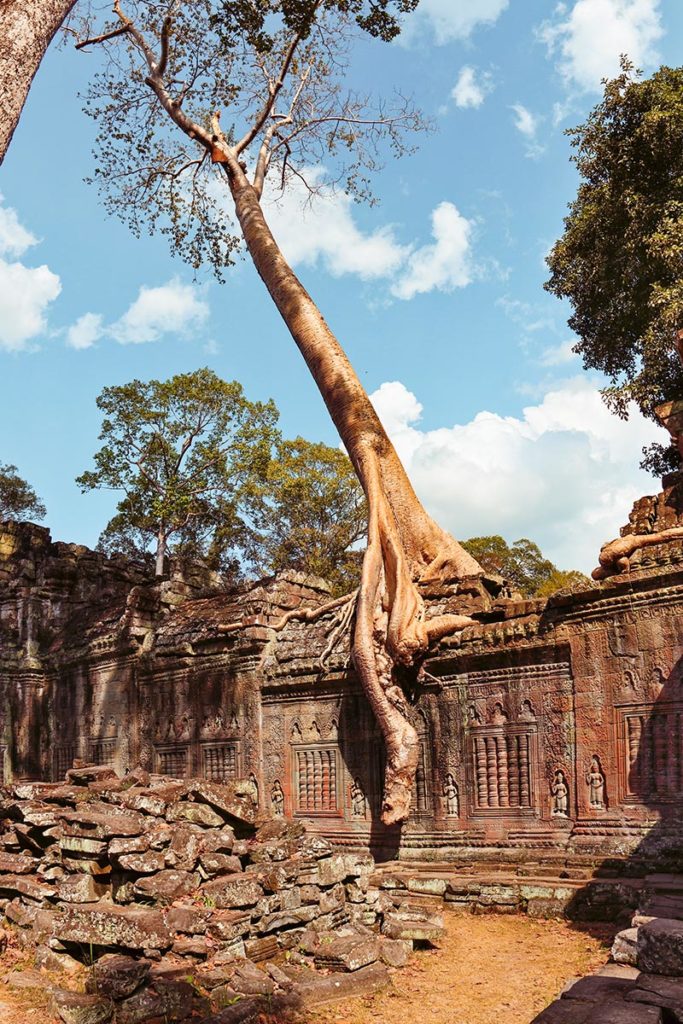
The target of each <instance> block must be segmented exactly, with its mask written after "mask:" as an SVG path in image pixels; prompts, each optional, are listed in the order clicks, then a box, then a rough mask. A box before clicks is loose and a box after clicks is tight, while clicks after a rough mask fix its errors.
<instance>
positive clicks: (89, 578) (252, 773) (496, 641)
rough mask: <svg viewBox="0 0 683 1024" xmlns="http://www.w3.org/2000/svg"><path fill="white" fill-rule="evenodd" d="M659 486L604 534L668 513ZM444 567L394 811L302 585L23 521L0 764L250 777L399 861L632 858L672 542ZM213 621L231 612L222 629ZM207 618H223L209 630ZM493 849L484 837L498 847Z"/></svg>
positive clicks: (675, 687)
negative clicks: (407, 799)
mask: <svg viewBox="0 0 683 1024" xmlns="http://www.w3.org/2000/svg"><path fill="white" fill-rule="evenodd" d="M682 492H683V484H681V483H680V482H677V481H676V480H675V479H674V480H673V481H670V482H669V486H668V487H667V488H665V490H664V491H663V492H662V493H661V494H660V495H657V496H656V497H654V498H645V499H641V501H640V502H638V503H636V506H635V507H634V512H633V513H632V515H631V520H630V523H629V526H628V527H626V528H625V531H633V530H634V529H635V530H637V531H638V532H649V531H655V530H657V529H660V528H662V526H663V525H666V526H671V525H675V524H677V523H682V524H683V514H682V513H683V493H682ZM503 594H504V591H499V593H498V596H495V588H493V590H490V591H489V592H488V594H487V595H485V596H484V597H482V593H481V592H477V591H476V588H475V589H474V590H472V589H470V588H468V585H459V584H457V583H453V584H452V585H450V586H444V587H441V588H440V589H439V590H432V591H426V592H425V594H424V597H425V600H426V603H427V609H428V614H437V613H440V612H442V611H444V610H446V611H451V610H453V611H455V610H458V611H463V610H467V609H468V608H469V610H471V611H473V612H474V613H475V615H476V618H477V619H478V625H477V626H475V627H472V628H470V629H468V630H467V631H466V632H465V633H464V634H463V636H462V637H461V638H460V639H450V640H448V639H447V640H446V641H444V642H443V643H442V644H441V645H440V646H439V648H438V649H437V650H436V651H435V652H434V653H433V655H432V656H431V657H430V658H429V659H428V661H427V662H426V664H425V666H424V668H425V671H424V672H423V673H422V675H421V679H420V683H419V685H416V688H415V690H414V692H413V693H412V694H410V695H409V703H408V714H409V717H410V718H411V720H412V722H413V724H414V725H415V727H416V729H417V732H418V735H419V736H420V738H421V742H422V746H421V758H420V765H419V769H418V773H417V779H416V784H415V791H414V795H413V810H412V814H411V818H410V821H409V822H408V823H407V825H405V826H404V827H403V828H402V829H386V828H384V827H383V826H382V824H381V822H380V804H381V780H382V773H383V748H382V743H381V738H380V736H379V733H378V730H377V727H376V725H375V723H374V721H373V718H372V715H371V713H370V711H369V708H368V705H367V703H366V701H365V698H364V696H363V694H362V692H361V691H360V689H359V687H358V685H357V682H356V680H355V677H354V674H353V670H352V668H351V666H350V665H349V664H348V650H347V649H345V648H344V645H343V643H342V644H340V645H338V647H337V648H336V649H335V650H334V651H333V652H332V653H331V654H330V655H329V657H328V658H327V661H326V667H325V669H324V670H323V669H321V667H320V661H321V655H322V654H323V651H324V650H325V648H326V647H327V645H328V638H329V635H330V631H331V628H332V626H333V625H334V620H333V617H332V615H327V616H322V617H320V618H319V619H318V620H317V621H316V622H314V623H304V622H303V621H301V620H297V619H296V618H293V619H291V621H289V622H288V623H287V625H286V626H285V627H284V628H278V629H276V628H274V627H275V626H276V625H278V626H279V625H281V622H279V620H281V619H282V616H283V614H284V613H285V612H287V611H292V610H294V609H297V608H308V607H316V606H318V605H320V604H322V603H324V602H325V601H326V600H327V599H328V598H329V594H328V592H327V590H326V587H325V585H324V584H323V583H322V581H319V580H315V579H313V578H310V577H304V576H301V575H298V574H295V573H289V574H284V575H282V576H279V577H276V578H273V579H269V580H265V581H261V582H260V583H258V584H255V585H251V586H249V587H245V588H243V589H241V590H239V591H235V592H231V593H225V592H221V591H220V589H219V587H218V581H217V580H216V579H215V578H214V577H212V576H211V575H210V574H208V573H205V572H202V571H200V570H198V569H196V568H195V569H193V570H192V572H191V573H189V574H188V573H185V575H182V576H181V575H180V574H178V575H173V576H171V578H170V579H165V580H163V581H162V582H160V583H156V584H155V583H150V582H149V581H148V580H145V578H144V575H143V572H142V567H139V566H135V565H130V564H129V563H126V562H124V561H122V560H117V559H107V558H105V557H104V556H102V555H99V554H96V553H94V552H91V551H88V550H87V549H86V548H82V547H79V546H76V545H66V544H54V543H52V542H51V540H50V536H49V533H48V532H47V531H46V530H44V529H42V528H40V527H35V526H31V525H27V524H24V525H18V524H5V525H4V526H2V527H0V754H1V755H2V757H1V759H0V763H1V765H2V771H3V776H4V778H5V780H7V781H9V780H10V779H14V780H28V779H41V778H42V779H53V780H58V779H61V778H62V777H63V776H64V773H65V771H66V770H67V769H68V768H69V767H70V766H71V764H72V763H73V761H74V759H80V760H82V761H85V762H87V763H94V764H98V765H108V766H111V767H114V768H115V769H116V770H117V771H118V772H119V773H120V774H123V773H125V772H126V771H127V770H130V769H132V768H134V767H136V766H138V765H139V766H141V767H142V768H144V769H146V770H148V771H153V772H158V773H161V774H166V775H174V776H179V777H186V776H187V777H189V776H199V777H202V776H203V777H205V778H208V779H211V780H213V781H217V782H223V781H230V780H234V779H236V778H242V779H245V778H251V780H252V782H253V784H254V786H255V790H256V792H257V793H258V797H259V801H260V803H261V806H262V807H263V808H264V809H271V810H273V811H274V812H275V813H276V814H282V815H284V816H287V817H294V818H306V819H307V820H310V821H312V822H313V827H314V828H315V829H317V830H318V831H319V832H321V833H323V834H325V835H326V836H328V837H329V838H332V839H333V840H334V841H336V842H337V843H339V844H341V845H343V846H347V847H355V848H357V847H361V848H369V849H370V850H371V851H372V852H373V853H375V854H376V855H381V856H385V857H392V856H401V857H405V858H408V859H409V858H418V857H419V858H424V857H427V858H434V859H438V858H445V857H447V856H448V857H453V856H459V857H460V856H461V857H478V856H482V857H483V856H486V855H490V856H495V857H498V858H499V859H500V858H501V857H504V856H505V857H507V856H515V855H516V854H517V853H519V855H520V856H523V854H524V851H525V850H529V849H531V848H533V849H534V850H546V851H548V856H550V855H551V854H552V851H572V852H573V853H574V854H576V855H577V856H578V855H580V854H584V853H585V854H586V855H591V856H601V855H610V854H624V855H625V854H629V853H633V851H636V852H637V854H638V855H639V856H643V857H654V856H655V855H656V854H661V853H662V851H665V850H667V849H673V848H675V847H676V845H677V844H678V845H679V846H680V841H681V838H682V837H683V822H681V821H680V820H679V813H678V807H679V806H680V805H681V802H682V797H683V544H681V543H671V544H669V545H666V546H661V547H651V548H648V549H644V550H643V552H642V553H641V554H640V555H636V556H634V558H633V559H632V565H631V571H630V573H628V574H625V575H622V576H616V577H613V578H611V579H608V580H606V581H604V582H603V583H600V584H595V586H594V587H593V588H592V589H590V590H587V591H585V592H582V593H579V594H562V593H560V594H558V595H555V596H554V597H553V598H551V599H550V600H549V601H523V600H518V599H517V600H516V599H514V598H511V597H504V596H502V595H503ZM236 622H240V623H241V628H239V629H236V628H234V625H235V623H236ZM226 627H227V628H226ZM502 851H505V853H503V852H502Z"/></svg>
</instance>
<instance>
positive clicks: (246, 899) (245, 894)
mask: <svg viewBox="0 0 683 1024" xmlns="http://www.w3.org/2000/svg"><path fill="white" fill-rule="evenodd" d="M202 895H203V897H204V899H205V900H207V902H210V903H212V904H213V906H215V907H216V908H217V909H219V910H224V909H231V908H233V907H251V906H254V904H255V903H258V901H259V900H260V899H261V897H262V896H263V888H262V887H261V886H260V885H259V883H258V882H257V881H256V880H255V879H253V878H251V877H250V876H249V875H244V874H243V875H237V874H235V875H222V876H220V877H219V878H216V879H214V880H213V881H211V882H206V883H205V884H204V885H203V886H202Z"/></svg>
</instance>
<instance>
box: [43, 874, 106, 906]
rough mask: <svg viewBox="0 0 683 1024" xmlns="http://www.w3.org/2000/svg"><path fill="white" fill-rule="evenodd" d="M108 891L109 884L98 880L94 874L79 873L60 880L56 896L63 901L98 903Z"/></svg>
mask: <svg viewBox="0 0 683 1024" xmlns="http://www.w3.org/2000/svg"><path fill="white" fill-rule="evenodd" d="M108 891H109V886H107V885H102V884H100V883H99V882H96V881H95V879H94V877H93V876H92V875H88V874H77V875H68V876H67V877H66V878H65V879H64V880H63V881H62V882H59V884H58V885H57V889H56V896H57V899H58V900H61V901H62V902H63V903H96V902H97V901H98V900H99V899H101V898H102V897H103V896H104V895H105V893H107V892H108Z"/></svg>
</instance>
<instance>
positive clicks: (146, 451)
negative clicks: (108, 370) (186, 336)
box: [77, 369, 278, 574]
mask: <svg viewBox="0 0 683 1024" xmlns="http://www.w3.org/2000/svg"><path fill="white" fill-rule="evenodd" d="M97 405H98V408H99V409H101V411H102V412H103V413H104V419H103V421H102V429H101V431H100V435H99V436H100V440H101V441H103V442H104V443H103V445H102V447H101V448H100V449H99V451H97V452H96V453H95V456H94V461H95V469H93V470H87V471H86V472H85V473H82V474H81V476H79V477H78V479H77V483H78V484H79V486H80V487H81V489H82V490H83V491H87V490H91V489H93V488H109V489H113V490H116V491H123V492H124V497H123V498H122V499H121V501H120V502H119V504H118V510H117V514H116V516H115V517H114V519H112V521H111V522H110V523H109V525H108V527H107V529H106V530H105V534H104V540H105V542H107V543H109V544H111V542H112V541H116V540H117V539H120V540H121V541H122V542H124V546H125V541H126V540H127V541H128V542H129V543H130V544H132V545H135V544H140V546H141V547H143V548H145V547H147V546H148V544H149V542H150V540H151V539H153V540H154V544H155V554H156V571H157V573H158V574H160V573H162V572H163V571H164V559H165V557H166V554H167V552H168V548H169V543H171V542H174V541H175V542H176V543H177V544H178V547H179V548H182V547H183V546H185V549H186V550H188V551H190V552H191V551H193V550H194V551H197V550H199V549H200V548H206V546H207V545H208V546H210V545H211V544H212V543H214V542H215V543H217V544H219V546H220V548H221V553H222V557H223V558H224V559H225V558H227V557H229V552H230V550H231V549H233V548H234V549H236V548H238V547H239V546H240V545H241V543H242V542H243V537H244V533H245V532H246V531H247V530H248V518H249V515H250V513H251V507H252V505H253V503H254V502H255V501H256V500H258V498H259V495H260V487H261V486H262V482H263V481H264V480H265V476H266V473H267V470H268V465H269V462H270V458H271V448H272V445H273V443H274V442H275V440H276V439H277V436H278V435H277V431H276V426H275V424H276V421H277V410H276V408H275V406H274V404H273V403H272V402H266V403H262V402H250V401H248V400H247V399H246V398H245V396H244V393H243V391H242V387H241V385H240V384H238V383H237V381H231V382H227V381H224V380H221V379H220V378H219V377H218V376H216V374H215V373H214V372H213V371H212V370H209V369H201V370H196V371H194V372H193V373H182V374H177V375H176V376H174V377H171V378H169V380H166V381H160V380H151V381H146V382H144V381H139V380H134V381H131V383H129V384H123V385H118V386H114V387H107V388H104V390H103V391H102V393H101V394H100V395H99V396H98V398H97ZM235 557H236V555H235Z"/></svg>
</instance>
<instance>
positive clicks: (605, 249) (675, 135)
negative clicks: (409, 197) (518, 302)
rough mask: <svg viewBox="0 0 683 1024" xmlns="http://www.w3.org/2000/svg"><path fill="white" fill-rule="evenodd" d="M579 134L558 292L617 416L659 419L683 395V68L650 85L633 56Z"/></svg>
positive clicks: (552, 284) (664, 72)
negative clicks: (658, 411) (681, 345)
mask: <svg viewBox="0 0 683 1024" xmlns="http://www.w3.org/2000/svg"><path fill="white" fill-rule="evenodd" d="M568 134H569V136H570V138H571V142H572V146H573V147H574V150H575V153H574V156H573V160H574V162H575V163H576V165H577V168H578V171H579V174H580V176H581V180H580V184H579V188H578V192H577V196H576V199H575V200H574V201H573V202H572V203H571V204H570V206H569V215H568V216H567V217H566V218H565V229H564V234H563V236H562V238H560V239H559V241H558V242H556V244H555V246H554V247H553V249H552V251H551V253H550V255H549V256H548V266H549V267H550V270H551V277H550V279H549V281H548V282H547V283H546V288H548V290H550V291H551V292H553V293H554V294H555V295H558V296H560V297H563V298H568V299H569V301H570V302H571V305H572V309H573V312H572V315H571V317H570V319H569V325H570V327H572V329H573V330H574V331H576V333H577V334H578V336H579V341H578V343H577V345H576V346H575V349H574V351H576V352H578V353H580V354H581V355H582V356H583V361H584V365H585V366H586V367H587V368H594V369H597V370H601V371H602V372H603V373H605V374H606V375H607V376H608V377H609V379H610V382H611V383H610V385H609V386H608V387H607V388H605V390H604V391H603V395H604V397H605V400H606V401H607V403H608V405H609V406H610V408H611V409H613V410H614V411H615V412H616V413H618V414H619V415H620V416H624V417H625V416H626V415H627V411H628V403H629V402H630V401H634V402H635V403H636V404H637V405H638V406H639V407H640V409H641V410H642V412H643V413H644V414H645V415H646V416H650V417H653V416H654V409H655V407H656V406H657V405H658V404H659V403H661V402H664V401H667V400H670V399H674V398H678V397H680V395H681V393H682V391H683V368H682V367H681V362H680V359H679V357H678V353H677V350H676V341H677V332H678V331H679V330H680V329H681V328H683V242H682V239H683V68H668V67H662V68H660V70H659V71H657V72H656V73H655V74H654V75H652V77H651V78H647V79H640V78H639V77H638V73H637V72H635V71H634V69H633V66H632V65H631V64H630V63H629V62H628V61H627V60H625V59H624V60H623V61H622V72H621V74H620V75H619V76H618V77H617V78H615V79H612V80H611V81H608V82H606V83H605V90H604V96H603V99H602V101H601V102H600V103H599V104H598V105H597V106H596V107H595V108H594V109H593V110H592V111H591V113H590V114H589V116H588V118H587V120H586V121H585V122H584V124H582V125H579V126H578V127H576V128H572V129H570V130H569V132H568ZM653 468H657V467H656V466H654V467H653Z"/></svg>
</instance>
